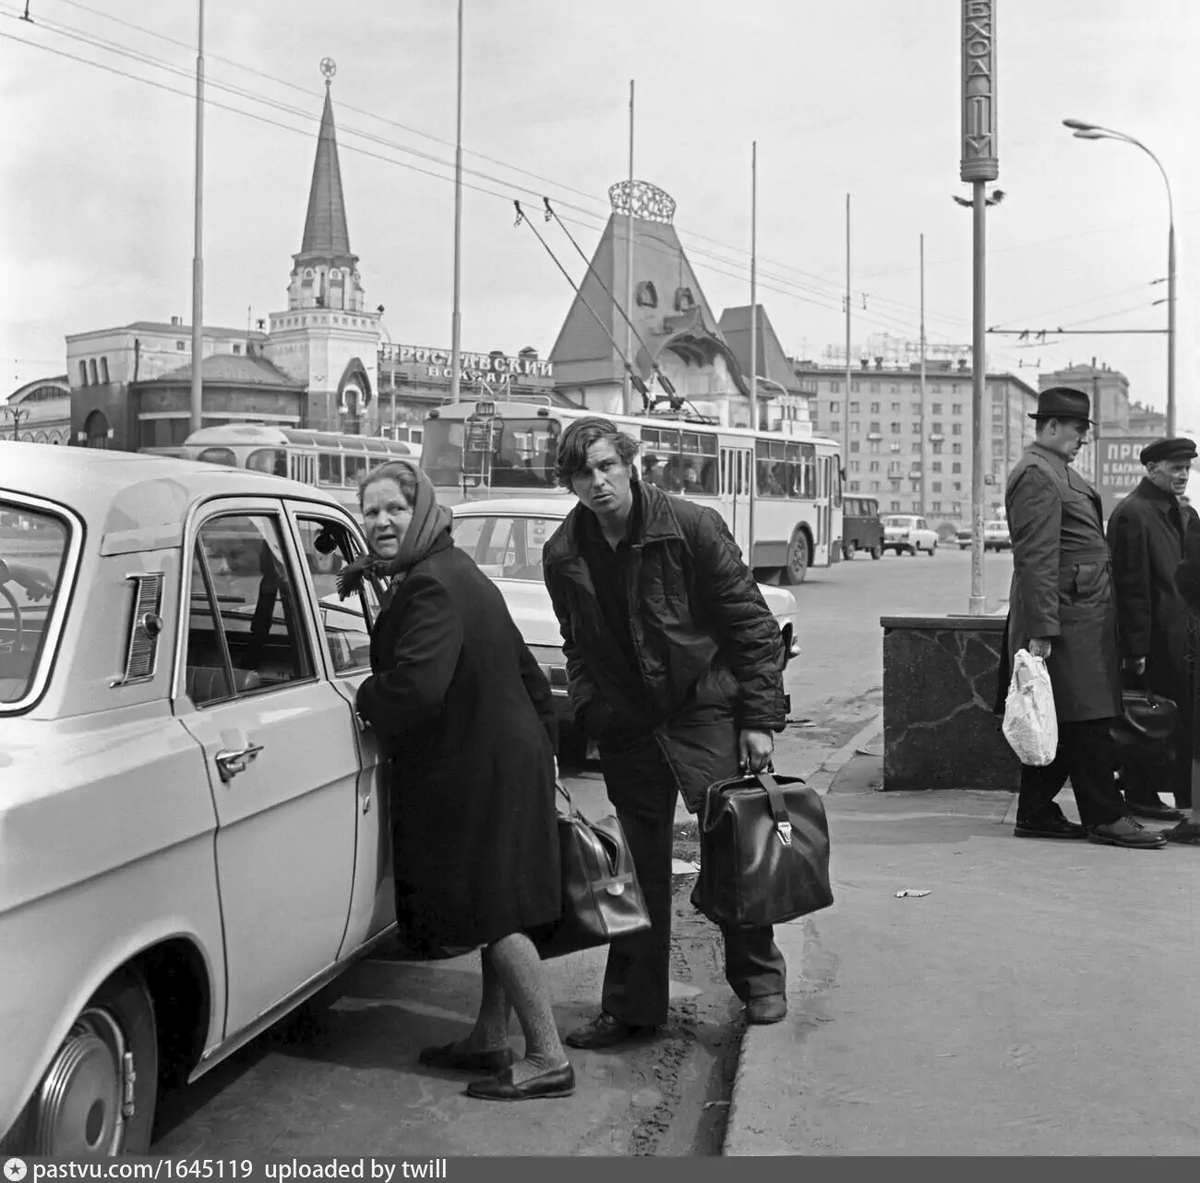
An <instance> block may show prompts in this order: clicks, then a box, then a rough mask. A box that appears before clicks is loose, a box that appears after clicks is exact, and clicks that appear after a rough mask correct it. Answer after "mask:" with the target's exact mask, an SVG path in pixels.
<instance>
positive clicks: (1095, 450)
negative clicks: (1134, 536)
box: [1092, 357, 1108, 521]
mask: <svg viewBox="0 0 1200 1183" xmlns="http://www.w3.org/2000/svg"><path fill="white" fill-rule="evenodd" d="M1092 415H1093V416H1094V418H1095V420H1096V429H1095V430H1094V431H1093V432H1092V484H1093V485H1095V486H1097V489H1096V491H1097V492H1098V493H1100V506H1101V510H1102V513H1101V517H1102V518H1103V519H1104V520H1105V521H1107V520H1108V510H1107V508H1106V507H1105V505H1104V494H1103V492H1101V490H1100V488H1099V485H1100V433H1101V431H1102V430H1103V428H1104V416H1103V415H1102V414H1101V413H1100V378H1099V376H1098V375H1097V373H1096V359H1095V358H1094V357H1093V358H1092Z"/></svg>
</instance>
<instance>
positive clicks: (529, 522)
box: [453, 496, 800, 723]
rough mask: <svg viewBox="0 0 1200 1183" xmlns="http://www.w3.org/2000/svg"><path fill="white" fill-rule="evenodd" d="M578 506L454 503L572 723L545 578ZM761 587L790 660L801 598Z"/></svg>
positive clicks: (551, 500) (460, 530)
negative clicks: (559, 533)
mask: <svg viewBox="0 0 1200 1183" xmlns="http://www.w3.org/2000/svg"><path fill="white" fill-rule="evenodd" d="M575 504H576V502H575V498H574V497H566V496H563V497H511V498H509V497H497V498H491V499H489V500H486V501H465V502H462V503H460V504H458V505H455V506H454V526H453V531H454V541H455V543H456V544H457V545H458V546H459V547H461V548H462V549H463V550H464V551H465V552H466V553H467V554H468V555H470V556H471V558H473V559H474V560H475V562H476V563H477V564H478V566H479V569H480V570H481V571H482V572H483V573H484V574H485V575H487V576H488V577H489V578H490V579H492V580H494V581H495V583H496V586H497V587H498V588H499V589H500V591H501V593H502V594H503V596H504V601H505V603H506V604H507V605H508V610H509V612H510V613H511V614H512V618H513V620H515V621H516V623H517V627H518V628H519V629H520V630H521V636H522V637H524V639H525V644H526V645H528V646H529V648H530V651H531V652H532V653H533V655H534V657H536V658H537V660H538V662H539V664H540V665H541V667H542V669H543V671H544V672H545V674H546V676H547V677H548V678H549V679H550V688H551V690H552V691H553V692H554V696H555V702H556V704H557V706H558V709H559V716H560V718H561V719H562V720H563V721H564V722H568V723H569V722H570V721H571V708H570V703H569V701H568V699H567V665H566V658H565V657H564V656H563V651H562V634H561V633H560V632H559V628H558V619H557V617H556V616H555V615H554V607H553V605H552V604H551V603H550V593H549V592H548V591H547V590H546V585H545V583H544V582H543V579H542V546H543V545H544V544H545V543H546V541H547V540H548V539H549V538H550V536H551V535H552V534H553V533H554V531H555V530H557V529H558V527H559V525H561V523H562V521H563V519H564V518H565V517H566V516H567V514H568V513H569V512H570V511H571V509H572V508H573V506H574V505H575ZM758 588H759V591H761V592H762V594H763V598H764V599H765V600H766V601H767V606H768V607H769V608H770V609H771V612H772V613H773V615H774V616H775V619H776V620H777V621H778V622H779V630H780V632H781V633H782V634H783V644H784V653H785V664H786V662H788V661H790V660H791V659H792V658H793V657H795V656H796V655H797V654H798V653H799V652H800V647H799V645H798V643H797V641H796V599H795V597H794V596H793V595H792V593H791V592H790V591H788V590H787V589H785V588H781V587H770V586H768V585H766V584H762V583H760V584H759V585H758Z"/></svg>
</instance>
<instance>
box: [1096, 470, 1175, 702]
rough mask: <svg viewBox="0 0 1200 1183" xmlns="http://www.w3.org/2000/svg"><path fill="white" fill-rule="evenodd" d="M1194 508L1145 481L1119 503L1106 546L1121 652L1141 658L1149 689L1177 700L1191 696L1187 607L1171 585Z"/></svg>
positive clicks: (1111, 520)
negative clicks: (1108, 551)
mask: <svg viewBox="0 0 1200 1183" xmlns="http://www.w3.org/2000/svg"><path fill="white" fill-rule="evenodd" d="M1195 517H1196V511H1195V510H1194V509H1190V508H1189V509H1181V508H1180V505H1179V503H1178V501H1177V500H1176V499H1175V498H1174V497H1173V496H1172V495H1171V494H1170V493H1168V492H1164V491H1163V490H1161V489H1159V488H1158V487H1157V486H1155V485H1154V484H1153V483H1152V482H1151V481H1149V480H1143V481H1142V483H1141V484H1140V485H1139V486H1138V487H1137V488H1136V489H1135V490H1134V491H1133V492H1132V493H1130V494H1129V496H1128V497H1125V498H1124V499H1123V500H1122V501H1121V502H1119V503H1118V505H1117V507H1116V509H1114V510H1113V512H1112V516H1111V517H1110V518H1109V519H1108V545H1109V549H1110V550H1111V552H1112V561H1113V579H1114V582H1115V584H1116V590H1117V613H1118V617H1119V619H1120V629H1121V655H1122V656H1123V657H1144V658H1146V678H1147V681H1148V683H1149V686H1150V689H1151V690H1153V691H1154V692H1155V693H1157V694H1162V695H1164V696H1165V697H1166V698H1171V699H1174V700H1175V701H1176V702H1177V703H1180V704H1182V703H1186V702H1190V700H1191V674H1190V668H1189V666H1190V663H1189V661H1188V631H1189V630H1188V619H1187V618H1188V607H1187V603H1186V601H1185V600H1184V598H1183V596H1182V595H1181V594H1180V592H1179V590H1178V589H1177V588H1176V586H1175V577H1176V574H1177V572H1178V570H1179V565H1180V563H1181V562H1182V561H1183V539H1184V534H1185V532H1186V529H1187V523H1188V521H1189V519H1191V518H1195Z"/></svg>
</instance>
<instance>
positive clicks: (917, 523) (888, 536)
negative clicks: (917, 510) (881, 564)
mask: <svg viewBox="0 0 1200 1183" xmlns="http://www.w3.org/2000/svg"><path fill="white" fill-rule="evenodd" d="M937 545H938V536H937V531H936V530H931V529H930V528H929V526H928V525H927V524H926V522H925V519H924V518H920V517H917V516H916V515H914V514H903V513H890V514H888V515H887V517H885V518H884V519H883V549H884V550H894V551H895V552H896V553H897V554H898V555H903V554H910V555H915V554H917V553H919V552H920V551H925V553H926V554H930V555H932V554H933V553H934V552H935V551H936V550H937Z"/></svg>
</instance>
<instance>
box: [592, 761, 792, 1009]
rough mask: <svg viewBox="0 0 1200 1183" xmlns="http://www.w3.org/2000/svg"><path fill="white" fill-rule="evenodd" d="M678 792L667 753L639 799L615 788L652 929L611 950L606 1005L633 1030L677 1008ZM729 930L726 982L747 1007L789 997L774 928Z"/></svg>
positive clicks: (652, 764)
mask: <svg viewBox="0 0 1200 1183" xmlns="http://www.w3.org/2000/svg"><path fill="white" fill-rule="evenodd" d="M606 771H607V770H606ZM677 794H678V789H677V787H676V784H675V778H674V776H673V775H672V773H671V769H670V766H669V765H667V763H666V761H665V759H664V758H662V757H661V756H660V757H659V759H658V760H657V761H649V760H648V761H647V762H646V764H645V766H644V774H643V776H642V778H641V782H640V784H639V786H638V794H637V796H638V800H636V801H634V800H631V799H630V797H631V796H632V794H630V795H628V796H627V795H626V794H625V793H619V794H617V795H614V793H613V791H612V789H611V788H610V790H609V799H610V800H612V802H613V805H614V806H615V807H616V811H617V818H618V820H619V821H620V823H621V828H622V829H623V830H624V831H625V837H626V839H627V840H628V842H629V852H630V854H631V855H632V856H633V866H634V869H635V870H636V872H637V877H638V883H639V884H640V886H641V889H642V894H643V896H644V897H645V900H646V909H647V911H648V912H649V913H650V928H649V929H648V930H647V931H645V932H640V933H636V934H635V935H633V936H629V937H621V938H619V939H618V940H615V941H613V942H612V944H610V945H609V947H608V965H607V967H606V968H605V971H604V990H603V993H602V995H601V1006H602V1007H603V1009H604V1010H606V1011H607V1012H608V1013H609V1014H610V1015H613V1016H614V1017H615V1018H618V1019H621V1020H622V1021H624V1022H626V1023H629V1024H632V1025H633V1026H639V1027H642V1026H644V1027H657V1026H660V1025H661V1024H663V1023H665V1022H666V1020H667V1009H668V1007H669V1005H670V981H671V854H672V848H673V845H674V837H675V799H676V796H677ZM722 933H723V936H724V938H725V980H726V981H727V982H728V983H729V985H730V986H731V987H732V988H733V992H734V993H735V994H736V995H737V996H738V997H739V998H740V999H741V1000H742V1001H743V1002H748V1001H749V1000H750V999H751V998H761V997H762V996H763V995H766V994H782V993H783V992H784V988H785V985H786V974H787V966H786V963H785V962H784V959H783V954H782V953H781V952H780V951H779V949H778V948H777V947H776V945H775V932H774V929H772V928H769V927H768V928H755V929H750V930H740V929H725V928H722Z"/></svg>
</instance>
